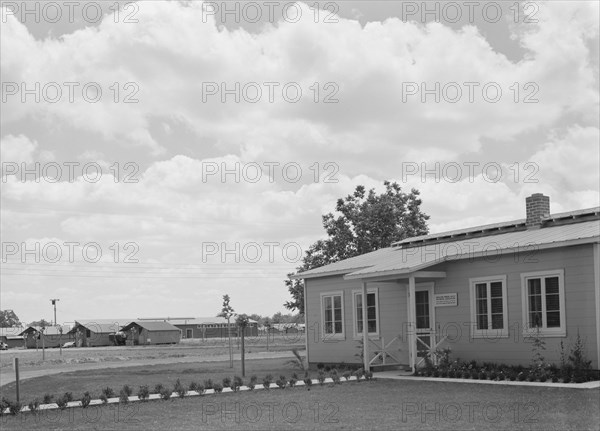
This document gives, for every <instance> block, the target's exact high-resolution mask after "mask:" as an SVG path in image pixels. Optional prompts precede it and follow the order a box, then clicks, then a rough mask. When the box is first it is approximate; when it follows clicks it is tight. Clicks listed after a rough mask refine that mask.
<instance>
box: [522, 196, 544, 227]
mask: <svg viewBox="0 0 600 431" xmlns="http://www.w3.org/2000/svg"><path fill="white" fill-rule="evenodd" d="M525 208H526V211H527V219H526V221H525V224H526V225H527V229H532V228H533V229H535V228H539V227H541V225H542V217H546V216H549V215H550V198H549V197H548V196H544V195H543V194H541V193H534V194H532V195H531V196H529V197H527V198H525Z"/></svg>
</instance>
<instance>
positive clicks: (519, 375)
mask: <svg viewBox="0 0 600 431" xmlns="http://www.w3.org/2000/svg"><path fill="white" fill-rule="evenodd" d="M526 378H527V376H526V375H525V373H524V372H523V371H521V372H520V373H519V374H517V380H518V381H520V382H523V381H525V379H526Z"/></svg>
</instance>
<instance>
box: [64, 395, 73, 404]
mask: <svg viewBox="0 0 600 431" xmlns="http://www.w3.org/2000/svg"><path fill="white" fill-rule="evenodd" d="M63 397H64V398H65V400H67V402H68V403H69V402H71V401H73V393H72V392H65V393H64V395H63Z"/></svg>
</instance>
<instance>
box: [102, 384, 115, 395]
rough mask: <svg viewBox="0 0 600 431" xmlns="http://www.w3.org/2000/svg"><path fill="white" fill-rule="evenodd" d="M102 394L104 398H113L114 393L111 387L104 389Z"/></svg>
mask: <svg viewBox="0 0 600 431" xmlns="http://www.w3.org/2000/svg"><path fill="white" fill-rule="evenodd" d="M102 394H103V395H104V396H105V397H106V398H114V396H115V391H113V389H112V388H111V387H108V386H107V387H105V388H104V389H102Z"/></svg>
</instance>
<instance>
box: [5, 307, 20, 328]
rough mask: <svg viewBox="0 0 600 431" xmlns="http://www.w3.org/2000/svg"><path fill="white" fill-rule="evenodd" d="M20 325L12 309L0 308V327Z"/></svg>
mask: <svg viewBox="0 0 600 431" xmlns="http://www.w3.org/2000/svg"><path fill="white" fill-rule="evenodd" d="M14 326H21V322H20V321H19V318H18V317H17V315H16V314H15V312H14V311H13V310H0V328H12V327H14Z"/></svg>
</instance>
